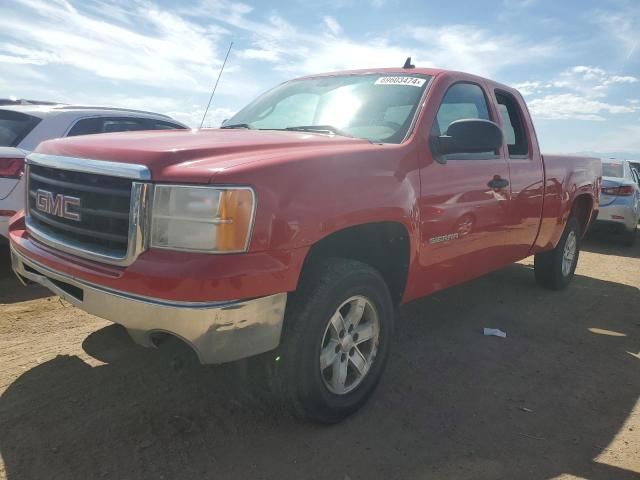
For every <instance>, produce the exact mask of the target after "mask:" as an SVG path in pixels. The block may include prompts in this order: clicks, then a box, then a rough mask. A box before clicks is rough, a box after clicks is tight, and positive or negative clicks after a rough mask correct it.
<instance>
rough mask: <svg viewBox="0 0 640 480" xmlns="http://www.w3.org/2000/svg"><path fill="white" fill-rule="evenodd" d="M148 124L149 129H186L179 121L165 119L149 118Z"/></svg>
mask: <svg viewBox="0 0 640 480" xmlns="http://www.w3.org/2000/svg"><path fill="white" fill-rule="evenodd" d="M147 126H148V129H149V130H185V128H184V127H183V126H182V125H178V124H177V123H171V122H165V121H163V120H150V119H147Z"/></svg>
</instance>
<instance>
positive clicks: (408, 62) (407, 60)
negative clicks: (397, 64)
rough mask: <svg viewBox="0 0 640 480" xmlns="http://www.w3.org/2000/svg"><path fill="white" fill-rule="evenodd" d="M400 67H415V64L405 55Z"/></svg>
mask: <svg viewBox="0 0 640 480" xmlns="http://www.w3.org/2000/svg"><path fill="white" fill-rule="evenodd" d="M402 68H416V66H415V65H413V64H412V63H411V57H407V59H406V60H405V62H404V65H403V67H402Z"/></svg>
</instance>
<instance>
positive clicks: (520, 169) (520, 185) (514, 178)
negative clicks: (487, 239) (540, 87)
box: [493, 89, 544, 261]
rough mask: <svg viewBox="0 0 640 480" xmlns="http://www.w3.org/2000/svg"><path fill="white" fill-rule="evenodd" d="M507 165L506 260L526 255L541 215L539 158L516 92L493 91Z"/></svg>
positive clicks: (529, 125)
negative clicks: (508, 189) (509, 190)
mask: <svg viewBox="0 0 640 480" xmlns="http://www.w3.org/2000/svg"><path fill="white" fill-rule="evenodd" d="M493 94H494V96H495V100H496V104H497V106H498V111H499V113H500V119H499V121H500V124H501V126H502V131H503V133H504V141H505V147H506V148H505V150H506V154H507V161H508V164H509V177H510V189H511V192H510V194H511V200H510V202H509V203H508V215H507V225H506V229H505V246H504V248H505V254H506V255H507V256H508V259H510V261H516V260H520V259H522V258H525V257H526V256H528V255H529V251H530V249H531V246H532V245H533V243H534V242H535V239H536V236H537V235H538V228H539V226H540V219H541V217H542V203H543V198H544V186H543V176H544V175H543V170H542V158H541V156H540V150H539V148H538V144H537V142H536V141H535V140H534V139H535V137H533V136H532V135H531V132H533V124H532V123H531V119H530V118H529V115H528V112H527V110H526V107H525V104H524V101H523V100H522V98H521V97H520V96H519V95H515V94H513V93H510V92H507V91H503V90H499V89H497V90H494V91H493Z"/></svg>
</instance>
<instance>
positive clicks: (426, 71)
mask: <svg viewBox="0 0 640 480" xmlns="http://www.w3.org/2000/svg"><path fill="white" fill-rule="evenodd" d="M376 73H377V74H380V73H386V74H392V75H411V74H418V75H430V76H432V77H436V76H438V75H452V76H456V77H460V79H465V80H476V81H483V82H490V83H491V84H492V85H493V86H494V87H498V88H500V89H502V90H506V91H508V92H516V93H519V92H518V91H517V90H516V89H515V88H513V87H510V86H509V85H505V84H502V83H500V82H496V81H495V80H491V79H490V78H486V77H480V76H478V75H474V74H472V73H466V72H460V71H456V70H447V69H444V68H417V67H416V68H403V67H386V68H361V69H356V70H341V71H335V72H326V73H318V74H312V75H304V76H302V77H298V78H296V80H302V79H307V78H318V77H333V76H338V75H363V74H376Z"/></svg>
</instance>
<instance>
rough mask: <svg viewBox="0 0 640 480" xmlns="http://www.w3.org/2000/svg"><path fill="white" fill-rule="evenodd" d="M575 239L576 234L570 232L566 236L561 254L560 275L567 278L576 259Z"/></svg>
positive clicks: (576, 242) (576, 243)
mask: <svg viewBox="0 0 640 480" xmlns="http://www.w3.org/2000/svg"><path fill="white" fill-rule="evenodd" d="M577 245H578V241H577V237H576V232H574V231H571V232H569V235H568V236H567V241H566V242H565V244H564V251H563V252H562V275H563V276H565V277H567V276H569V274H570V273H571V268H572V267H573V262H574V260H575V258H576V250H577Z"/></svg>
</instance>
